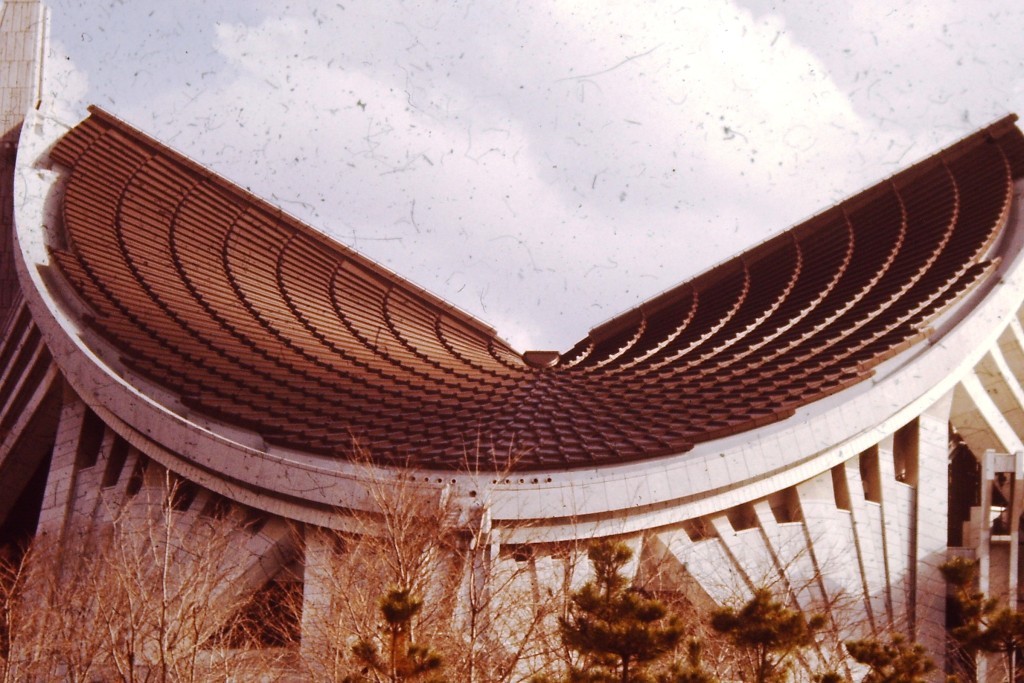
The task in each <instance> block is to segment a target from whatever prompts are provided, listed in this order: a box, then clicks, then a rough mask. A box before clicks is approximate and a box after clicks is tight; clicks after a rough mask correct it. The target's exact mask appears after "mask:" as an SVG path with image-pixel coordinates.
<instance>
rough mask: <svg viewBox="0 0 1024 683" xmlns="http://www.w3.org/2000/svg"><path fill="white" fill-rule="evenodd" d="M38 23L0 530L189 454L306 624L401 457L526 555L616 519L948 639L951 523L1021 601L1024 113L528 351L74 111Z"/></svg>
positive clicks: (25, 103) (6, 146)
mask: <svg viewBox="0 0 1024 683" xmlns="http://www.w3.org/2000/svg"><path fill="white" fill-rule="evenodd" d="M45 24H46V17H45V11H44V9H43V8H42V7H41V6H40V5H39V3H36V2H5V3H4V5H3V15H2V23H0V32H2V35H0V42H2V48H0V49H2V51H3V52H2V55H0V57H2V59H3V63H4V64H6V65H9V66H10V68H9V69H8V70H7V71H5V72H4V73H6V74H7V80H6V81H5V82H4V83H2V84H0V86H2V87H0V96H2V107H3V109H2V119H0V120H2V122H3V131H2V132H3V139H2V142H3V168H2V172H0V201H2V209H0V210H2V212H3V213H2V214H0V215H2V218H3V226H2V227H3V232H2V235H0V321H2V324H3V330H4V333H3V336H2V342H0V482H2V488H3V491H4V496H2V497H0V536H2V538H0V540H3V541H11V540H14V539H18V538H23V537H25V536H30V535H33V534H35V535H44V536H47V537H48V538H51V539H57V540H58V541H61V540H62V539H70V538H73V537H76V536H78V537H82V536H83V535H85V536H87V535H88V534H91V533H95V530H96V529H100V528H102V527H103V526H104V525H106V524H110V523H111V519H112V518H113V517H115V516H116V515H117V514H118V512H119V511H121V510H124V509H128V508H130V507H131V506H132V505H134V504H136V502H133V501H137V500H138V499H139V495H140V491H143V490H145V489H146V487H147V486H156V485H157V484H158V483H159V482H160V481H162V480H163V478H164V477H165V476H166V474H165V473H167V472H170V473H173V476H174V477H175V478H176V480H178V481H180V482H184V485H186V486H187V487H188V490H189V494H188V497H187V499H185V500H183V502H181V503H180V504H179V505H177V506H176V508H175V510H174V513H175V514H177V515H178V516H177V517H176V518H175V520H173V523H174V524H176V525H179V526H182V527H183V528H187V526H188V525H189V524H192V523H194V521H195V519H196V518H197V517H199V516H202V515H207V514H208V512H209V511H210V510H211V509H212V508H213V507H219V508H220V509H221V510H223V509H231V510H235V511H236V512H237V514H238V515H239V516H245V515H248V516H250V517H253V516H255V517H258V518H259V520H260V522H259V524H254V525H249V526H244V527H239V530H238V531H237V532H236V535H237V538H236V539H235V540H234V541H233V544H232V545H233V547H235V548H237V549H238V553H239V555H240V556H242V557H244V561H239V562H237V563H236V564H235V565H234V567H235V568H234V569H233V570H232V571H233V573H232V574H231V576H230V577H228V578H229V579H230V582H231V584H232V585H233V586H234V590H236V591H243V592H244V591H253V592H254V591H258V590H261V588H262V587H264V586H266V584H267V583H268V582H271V581H273V580H274V579H275V577H276V576H277V575H278V574H279V573H280V572H282V571H284V570H285V569H287V568H289V567H294V566H301V567H302V570H301V572H299V574H300V580H301V581H302V582H303V585H302V594H303V596H304V600H305V602H304V605H303V617H302V619H303V624H310V623H312V620H313V619H314V616H315V615H316V613H317V610H324V609H329V606H325V605H324V604H323V599H322V596H323V595H324V589H323V587H322V586H320V585H318V581H322V580H323V577H324V576H325V572H326V571H328V568H325V567H323V566H319V565H318V561H319V560H318V558H326V557H329V556H330V554H329V553H326V552H325V551H324V549H323V548H322V547H320V545H318V544H322V543H323V542H324V541H323V540H322V537H321V536H320V535H318V533H317V530H319V529H334V530H340V531H342V532H348V533H354V534H357V533H366V530H365V528H363V527H362V526H360V523H357V522H355V521H353V520H358V519H362V518H361V517H360V515H361V514H371V515H372V514H374V513H375V511H376V508H375V505H376V503H375V494H374V492H375V490H377V489H378V488H379V487H380V486H381V485H382V483H383V484H384V485H386V486H390V485H394V486H396V487H397V486H401V487H406V488H405V489H403V490H409V491H416V492H419V493H421V494H422V495H424V496H428V497H429V496H436V497H438V498H443V499H444V500H445V501H448V503H449V504H450V505H451V506H452V509H454V510H457V511H458V515H459V522H458V523H459V524H460V525H462V526H464V527H466V528H468V529H470V531H471V532H472V534H475V536H474V538H477V537H479V538H484V539H485V542H486V544H487V545H488V547H490V548H491V549H492V552H490V553H489V554H488V555H487V557H486V561H487V562H489V563H492V564H500V563H522V562H524V561H526V560H524V559H523V558H528V562H529V571H530V572H531V573H532V575H533V580H534V581H537V582H541V583H543V582H544V581H548V580H554V579H553V578H552V577H558V576H564V575H565V573H566V571H570V572H571V571H572V570H571V569H567V567H568V565H567V563H568V562H569V560H567V559H566V557H565V556H564V553H562V552H561V550H559V549H560V548H563V547H564V546H565V544H566V543H570V542H575V541H581V540H586V539H591V538H597V537H605V536H615V537H618V538H622V539H624V540H626V541H627V542H628V543H630V544H631V545H632V546H633V547H634V548H635V550H636V551H637V553H636V554H637V557H638V558H639V561H638V562H637V564H636V571H638V572H642V571H644V566H645V564H648V565H651V566H653V565H655V564H656V565H657V566H659V567H660V568H662V569H664V568H665V566H667V565H670V566H671V567H672V571H671V572H665V576H674V577H676V578H675V579H671V580H670V579H664V585H662V588H663V589H666V590H670V589H672V588H673V586H672V585H670V584H671V582H672V581H677V582H678V581H679V578H678V577H680V576H682V577H685V583H686V585H687V586H688V588H687V590H691V591H692V590H699V591H700V592H702V594H703V595H704V596H706V597H707V598H709V599H710V600H713V601H716V602H725V601H728V600H730V599H733V598H736V597H737V596H742V595H743V594H744V592H747V593H749V591H750V590H751V589H753V588H756V587H757V586H759V585H762V584H764V582H765V581H769V580H770V581H771V582H772V583H773V585H777V586H780V589H779V590H780V591H781V592H782V593H783V594H784V595H786V596H788V597H787V599H788V600H791V601H792V602H793V603H794V604H798V605H801V606H803V607H806V608H807V609H809V610H810V609H819V607H820V606H822V605H835V604H836V601H837V598H839V597H840V596H842V598H843V603H844V606H843V609H844V610H845V612H844V614H845V615H846V616H845V617H843V618H841V619H840V618H839V617H838V616H837V617H835V619H836V623H835V628H836V630H837V632H838V633H839V636H840V637H849V636H857V635H863V634H864V633H869V632H878V633H881V632H885V631H887V630H889V629H892V628H895V629H898V630H902V631H905V632H907V633H909V634H911V635H912V636H913V637H914V638H915V639H917V640H918V641H919V642H921V643H922V644H924V645H925V646H926V647H927V648H928V650H929V652H930V653H931V654H932V655H933V656H934V657H936V658H937V659H942V658H943V657H944V653H945V647H946V645H945V624H946V588H945V584H944V582H943V580H942V577H941V575H940V572H939V567H940V565H942V564H943V563H944V562H945V561H946V560H947V558H948V557H950V556H951V554H961V555H968V556H975V557H978V558H979V559H980V560H981V561H982V570H983V587H984V588H985V589H987V590H989V591H991V592H993V593H996V594H1001V595H1004V596H1005V597H1006V599H1007V600H1008V601H1009V602H1010V603H1011V604H1012V605H1016V602H1017V595H1018V590H1019V587H1018V583H1019V581H1018V571H1017V567H1018V565H1019V538H1020V524H1019V520H1020V514H1021V511H1022V500H1024V496H1022V494H1021V488H1020V484H1019V482H1020V479H1021V475H1022V463H1024V460H1022V458H1024V445H1022V439H1024V329H1022V326H1021V319H1020V313H1021V306H1022V301H1024V218H1022V216H1021V214H1020V208H1019V207H1020V204H1019V197H1020V196H1021V191H1022V188H1024V186H1022V185H1021V181H1020V178H1021V176H1024V136H1022V134H1021V132H1020V131H1019V130H1018V128H1017V127H1016V126H1015V125H1014V121H1015V118H1014V117H1008V118H1006V119H1004V120H1001V121H998V122H996V123H994V124H992V125H991V126H989V127H987V128H984V129H982V130H980V131H978V132H977V133H975V134H973V135H971V136H969V137H967V138H965V139H964V140H962V141H960V142H958V143H957V144H955V145H953V146H952V147H950V148H948V149H945V150H943V151H941V152H938V153H937V154H935V155H934V156H932V157H930V158H928V159H926V160H924V161H922V162H920V163H918V164H916V165H914V166H912V167H910V168H908V169H906V170H904V171H902V172H900V173H898V174H896V175H894V176H892V177H891V178H889V179H887V180H885V181H883V182H881V183H879V184H878V185H876V186H874V187H871V188H869V189H867V190H865V191H863V192H861V193H860V194H858V195H856V196H854V197H851V198H850V199H848V200H846V201H844V202H842V203H840V204H838V205H836V206H833V207H831V208H829V209H827V210H825V211H823V212H822V213H820V214H818V215H817V216H815V217H813V218H811V219H810V220H808V221H806V222H804V223H802V224H800V225H797V226H796V227H793V228H791V229H789V230H787V231H785V232H783V233H780V234H779V235H778V236H776V237H774V238H772V239H770V240H768V241H766V242H764V243H762V244H759V245H757V246H755V247H753V248H751V249H749V250H747V251H745V252H744V253H742V254H740V255H739V256H737V257H735V258H733V259H731V260H729V261H727V262H725V263H723V264H721V265H719V266H717V267H715V268H713V269H711V270H709V271H707V272H705V273H703V274H701V275H699V276H697V277H695V278H693V279H692V280H690V281H688V282H686V283H683V284H681V285H679V286H678V287H675V288H673V289H672V290H670V291H668V292H666V293H664V294H661V295H659V296H658V297H656V298H654V299H652V300H650V301H648V302H646V303H644V304H642V305H640V306H638V307H637V308H635V309H633V310H631V311H628V312H626V313H624V314H622V315H620V316H618V317H617V318H615V319H614V320H612V321H610V322H608V323H606V324H604V325H602V326H600V327H599V328H596V329H594V330H591V331H590V332H589V333H588V334H587V335H586V336H585V337H584V338H583V339H582V340H581V341H580V342H579V343H578V344H577V345H576V346H574V347H573V348H572V349H570V350H569V351H567V352H565V353H556V352H539V351H533V352H524V353H520V352H517V351H516V350H514V349H512V348H511V347H510V346H509V345H508V344H507V343H505V342H503V341H502V340H501V338H500V337H499V336H498V335H497V333H496V332H495V331H494V330H492V329H491V328H489V327H488V326H486V325H485V324H483V323H481V322H480V321H478V320H476V319H474V318H472V317H471V316H469V315H467V314H465V313H462V312H460V311H458V310H456V309H454V308H453V307H452V306H451V305H449V304H447V303H446V302H444V301H443V300H441V299H439V298H437V297H435V296H433V295H431V294H430V293H428V292H425V291H423V290H421V289H419V288H417V287H416V286H414V285H412V284H411V283H409V282H407V281H405V280H403V279H402V278H401V277H400V276H398V275H395V274H393V273H391V272H389V271H387V270H386V269H384V268H383V267H381V266H379V265H377V264H375V263H373V262H371V261H370V260H368V259H366V258H365V257H362V256H361V255H359V254H358V253H356V252H354V251H353V250H351V249H349V248H347V247H345V246H343V245H340V244H338V243H335V242H333V241H331V240H329V239H328V238H326V237H324V236H323V235H321V234H320V233H318V232H317V231H315V230H314V229H312V228H310V227H308V226H306V225H303V224H302V223H300V222H299V221H297V220H295V219H293V218H292V217H290V216H288V215H287V214H286V213H284V212H283V211H281V210H280V209H279V208H277V207H274V206H272V205H270V204H268V203H266V202H264V201H262V200H260V199H259V198H257V197H254V196H252V195H251V194H249V193H247V192H246V191H244V190H242V189H240V188H238V187H236V186H234V185H232V184H231V183H229V182H228V181H226V180H224V179H222V178H220V177H218V176H216V175H215V174H213V173H212V172H210V171H209V170H207V169H205V168H204V167H203V166H202V165H201V164H198V163H196V162H194V161H192V160H189V159H187V158H185V157H183V156H182V155H180V154H178V153H176V152H175V151H173V150H172V149H170V148H168V147H167V146H166V145H164V144H162V143H160V142H159V141H157V140H154V139H152V138H151V137H149V136H147V135H146V134H145V133H143V132H141V131H138V130H136V129H134V128H132V127H131V126H129V125H128V124H126V123H124V122H122V121H120V120H119V119H117V118H116V117H115V116H114V115H112V114H109V113H107V112H104V111H102V110H99V109H92V110H91V114H90V116H89V117H88V118H86V119H85V120H84V121H82V122H79V123H77V124H75V125H71V126H68V125H66V124H65V123H63V122H60V121H57V120H55V119H54V118H53V117H52V116H50V115H48V114H47V112H46V106H45V103H44V102H42V97H41V92H42V90H41V83H42V76H41V72H42V68H43V65H42V63H41V62H42V55H43V54H44V50H43V49H42V48H41V46H42V45H44V43H45ZM367 454H369V456H367ZM986 454H987V455H986ZM168 514H171V513H168ZM296 529H299V530H300V531H299V533H298V535H297V534H296V531H295V530H296ZM503 549H512V550H511V551H509V552H504V551H503ZM460 571H465V572H470V573H472V572H473V571H474V568H473V567H468V568H467V567H463V568H461V569H460ZM850 615H855V618H854V617H851V616H850ZM847 671H849V670H847Z"/></svg>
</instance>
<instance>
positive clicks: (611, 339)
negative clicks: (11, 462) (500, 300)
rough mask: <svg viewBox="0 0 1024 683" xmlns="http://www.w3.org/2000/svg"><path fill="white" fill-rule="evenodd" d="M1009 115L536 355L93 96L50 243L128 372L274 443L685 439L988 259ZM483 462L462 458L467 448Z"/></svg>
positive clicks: (935, 309)
mask: <svg viewBox="0 0 1024 683" xmlns="http://www.w3.org/2000/svg"><path fill="white" fill-rule="evenodd" d="M1013 120H1014V119H1013V118H1012V117H1008V118H1007V119H1004V120H1002V121H1000V122H998V123H996V124H994V125H993V126H991V127H989V128H987V129H985V130H983V131H980V132H979V133H977V134H975V135H973V136H971V137H970V138H967V139H965V140H964V141H961V142H960V143H958V144H957V145H955V146H953V147H951V148H949V149H948V150H946V151H944V152H943V153H941V154H938V155H936V156H934V157H932V158H930V159H928V160H926V161H924V162H922V163H920V164H918V165H917V166H914V167H912V168H911V169H908V170H907V171H904V172H903V173H901V174H899V175H897V176H894V177H893V178H891V179H890V180H887V181H885V182H883V183H880V184H879V185H877V186H875V187H873V188H871V189H869V190H866V191H865V192H863V193H861V194H859V195H857V196H856V197H854V198H852V199H850V200H848V201H846V202H844V203H843V204H840V205H838V206H836V207H833V208H832V209H829V210H828V211H826V212H824V213H822V214H820V215H818V216H816V217H814V218H812V219H811V220H809V221H807V222H806V223H803V224H801V225H799V226H797V227H795V228H793V229H791V230H789V231H788V232H786V233H783V234H782V235H779V236H778V237H776V238H774V239H772V240H770V241H768V242H765V243H764V244H761V245H759V246H758V247H755V248H754V249H752V250H750V251H748V252H746V253H745V254H743V255H741V256H739V257H737V258H735V259H733V260H731V261H729V262H726V263H724V264H722V265H721V266H719V267H717V268H715V269H713V270H711V271H709V272H707V273H705V274H703V275H701V276H699V277H697V278H696V279H694V280H692V281H690V282H688V283H685V284H683V285H680V286H679V287H677V288H675V289H673V290H671V291H669V292H666V293H665V294H662V295H660V296H659V297H656V298H655V299H653V300H651V301H649V302H647V303H646V304H643V305H641V306H640V307H638V308H637V309H634V310H632V311H630V312H628V313H626V314H624V315H623V316H620V317H618V318H617V319H615V320H613V321H611V322H610V323H607V324H605V325H603V326H601V327H600V328H598V329H595V330H593V331H592V332H591V333H590V335H588V336H587V337H586V338H585V339H584V340H582V341H581V342H580V343H579V344H577V345H576V346H575V347H574V348H573V349H572V350H571V351H569V352H568V353H566V354H564V355H563V357H562V358H561V362H559V363H557V364H556V365H554V366H553V367H550V368H536V367H531V366H530V365H529V364H527V363H525V362H524V361H523V359H522V358H521V357H520V355H519V354H518V353H516V352H515V351H514V350H513V349H511V348H510V347H509V346H508V345H507V344H505V343H504V342H502V341H501V340H500V339H499V338H498V337H497V336H496V335H495V334H494V332H493V331H492V330H490V329H489V328H487V327H485V326H483V325H481V324H480V323H479V322H477V321H475V320H474V319H472V318H470V317H469V316H466V315H465V314H462V313H460V312H458V311H456V310H453V309H452V308H451V307H450V306H448V305H446V304H445V303H444V302H443V301H441V300H440V299H437V298H435V297H433V296H431V295H429V294H427V293H426V292H423V291H422V290H420V289H418V288H417V287H415V286H414V285H411V284H410V283H408V282H405V281H404V280H402V279H401V278H399V277H397V276H395V275H393V274H391V273H389V272H387V271H386V270H384V269H383V268H381V267H379V266H377V265H375V264H373V263H372V262H370V261H369V260H368V259H366V258H364V257H362V256H360V255H358V254H356V253H355V252H353V251H351V250H350V249H348V248H346V247H344V246H341V245H339V244H336V243H334V242H332V241H330V240H328V239H327V238H325V237H323V236H322V235H320V234H319V233H317V232H316V231H315V230H313V229H312V228H310V227H308V226H306V225H303V224H301V223H300V222H298V221H296V220H295V219H292V218H290V217H288V216H286V215H283V214H282V213H281V212H280V211H279V210H277V209H275V208H274V207H271V206H270V205H268V204H266V203H264V202H262V201H260V200H258V199H256V198H255V197H253V196H251V195H249V194H248V193H246V192H244V191H242V190H240V189H238V188H237V187H235V186H233V185H231V184H230V183H228V182H227V181H225V180H223V179H221V178H219V177H217V176H215V175H214V174H212V173H211V172H209V171H207V170H205V169H203V168H202V167H201V166H199V165H197V164H195V163H193V162H190V161H188V160H187V159H185V158H183V157H181V156H180V155H178V154H176V153H174V152H172V151H171V150H169V149H167V148H166V147H164V146H163V145H161V144H159V143H157V142H155V141H154V140H151V139H150V138H148V137H146V136H144V135H143V134H141V133H139V132H137V131H135V130H133V129H132V128H130V127H129V126H127V125H126V124H124V123H122V122H120V121H118V120H117V119H115V118H113V117H111V116H110V115H108V114H105V113H103V112H102V111H100V110H96V109H94V110H93V115H92V116H91V117H90V118H89V119H87V120H86V121H84V122H83V123H81V124H80V125H79V126H78V127H76V128H75V129H73V130H72V131H71V132H70V133H68V134H67V135H66V136H65V137H64V138H63V139H62V140H61V141H60V142H59V143H58V144H57V146H56V147H55V148H54V150H53V151H52V153H51V158H52V159H53V160H54V161H56V162H57V163H59V164H61V165H63V166H66V167H68V168H70V175H69V179H68V181H67V185H66V188H65V191H64V197H63V217H64V227H65V230H66V235H67V244H66V248H64V249H59V250H54V257H55V259H56V260H57V262H58V263H59V264H60V267H61V269H62V271H63V273H64V275H65V276H66V277H67V279H68V280H69V281H70V282H71V283H72V285H73V286H74V288H75V289H76V290H77V292H78V293H79V295H80V296H81V297H82V299H84V301H85V302H86V303H87V304H88V305H89V307H90V308H91V309H92V311H93V316H92V317H91V318H90V320H89V323H90V324H91V325H93V326H94V328H95V329H96V330H97V331H99V332H100V333H101V334H102V335H103V336H104V337H105V338H106V339H107V340H109V341H110V342H111V343H112V344H113V345H114V346H115V347H116V348H117V349H119V350H120V352H121V354H122V358H123V361H124V362H125V363H126V364H127V365H128V366H129V367H131V368H132V369H133V370H134V371H135V372H137V373H139V374H141V375H143V376H145V377H147V378H149V379H150V380H152V381H154V382H156V383H158V384H160V385H162V386H164V387H166V388H168V389H169V390H171V391H172V392H174V393H176V394H177V395H179V396H180V397H181V401H182V402H183V403H184V404H185V405H186V406H188V407H189V408H191V409H193V410H194V411H196V412H198V413H202V414H206V415H209V416H212V417H215V418H219V419H222V420H224V421H226V422H229V423H231V424H234V425H238V426H241V427H245V428H249V429H252V430H254V431H256V432H258V433H259V434H261V435H262V436H263V437H264V439H265V440H266V441H267V442H269V443H275V444H280V445H284V446H288V447H292V448H297V449H301V450H305V451H310V452H314V453H320V454H326V455H333V456H337V457H348V456H349V455H350V454H351V449H352V444H353V439H358V441H359V443H361V444H362V445H363V446H365V447H368V448H369V449H370V450H371V451H372V453H373V454H374V457H375V459H376V460H377V461H379V462H382V463H388V464H396V465H414V466H422V467H430V468H442V469H460V468H464V467H467V459H468V460H469V463H468V466H469V467H471V468H476V467H480V468H485V469H486V468H495V469H497V470H505V469H507V468H510V467H511V468H512V469H517V470H543V469H552V468H558V469H561V468H572V467H590V466H599V465H602V464H608V463H618V462H626V461H631V460H639V459H644V458H651V457H656V456H660V455H666V454H671V453H679V452H682V451H685V450H687V449H688V448H691V447H692V445H693V444H694V443H697V442H701V441H707V440H710V439H714V438H717V437H721V436H725V435H728V434H733V433H738V432H742V431H745V430H748V429H752V428H754V427H757V426H761V425H764V424H768V423H770V422H773V421H776V420H780V419H783V418H785V417H787V416H789V415H791V414H792V413H793V411H794V410H795V409H796V408H797V407H799V406H802V405H804V404H807V403H808V402H811V401H814V400H816V399H818V398H821V397H823V396H825V395H827V394H830V393H833V392H836V391H838V390H841V389H843V388H845V387H848V386H851V385H852V384H854V383H856V382H859V381H861V380H863V379H864V378H865V377H867V376H869V375H870V373H871V372H872V368H873V367H874V366H875V365H877V364H878V363H880V362H881V361H882V360H884V359H886V358H888V357H891V356H892V355H893V354H895V353H897V352H899V351H900V350H902V349H904V348H906V347H907V346H908V345H909V344H912V343H913V342H914V341H916V340H919V339H920V338H921V337H922V336H923V335H925V334H927V325H928V323H929V321H931V320H932V319H934V318H935V316H937V315H939V314H941V313H942V312H943V311H944V310H946V309H947V308H948V307H949V306H950V305H951V304H952V303H954V302H955V301H956V300H957V299H958V298H959V297H960V296H961V295H962V294H963V293H964V292H965V291H966V290H967V289H968V288H969V287H971V286H972V285H973V284H975V283H977V282H978V281H979V280H980V279H982V278H984V277H986V276H987V275H988V274H989V273H991V272H992V270H993V269H994V267H995V260H996V259H995V258H994V257H992V256H991V254H990V252H991V251H992V250H991V249H990V247H991V246H992V244H993V242H994V240H995V239H996V238H997V237H998V235H999V232H1000V230H1001V228H1002V227H1003V225H1004V224H1005V221H1006V217H1007V215H1008V212H1009V208H1010V202H1011V196H1012V180H1013V178H1016V177H1018V176H1020V175H1022V174H1024V138H1022V136H1021V133H1020V132H1019V131H1018V129H1017V128H1016V127H1015V126H1014V125H1013ZM478 457H479V458H480V460H479V461H477V458H478Z"/></svg>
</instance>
